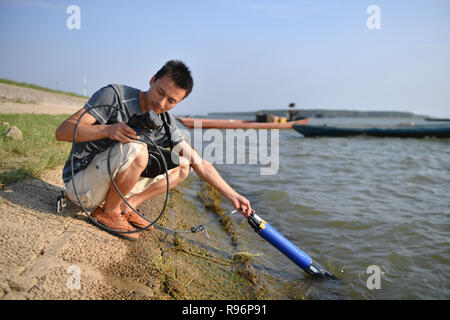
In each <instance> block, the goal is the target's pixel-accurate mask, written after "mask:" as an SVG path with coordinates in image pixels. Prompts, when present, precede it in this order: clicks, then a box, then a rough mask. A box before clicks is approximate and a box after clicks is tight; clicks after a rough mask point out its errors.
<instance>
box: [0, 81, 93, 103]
mask: <svg viewBox="0 0 450 320" xmlns="http://www.w3.org/2000/svg"><path fill="white" fill-rule="evenodd" d="M0 83H5V84H11V85H14V86H18V87H23V88H30V89H36V90H41V91H47V92H52V93H58V94H65V95H67V96H72V97H77V98H83V99H89V97H86V96H83V95H81V94H76V93H73V92H67V91H61V90H53V89H50V88H46V87H41V86H38V85H36V84H32V83H26V82H17V81H14V80H8V79H3V78H0Z"/></svg>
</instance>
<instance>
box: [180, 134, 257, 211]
mask: <svg viewBox="0 0 450 320" xmlns="http://www.w3.org/2000/svg"><path fill="white" fill-rule="evenodd" d="M175 149H176V150H179V153H180V155H182V156H183V157H184V158H187V159H188V160H189V161H190V165H191V166H192V168H193V169H194V170H195V172H196V173H197V174H198V175H199V176H200V178H202V179H203V180H204V181H206V182H207V183H208V184H210V185H211V186H213V187H214V188H216V189H217V190H218V191H219V192H220V193H221V194H222V195H223V196H224V197H225V198H227V199H228V200H229V201H230V202H231V203H232V204H233V206H234V207H235V208H236V209H242V214H243V215H244V216H245V217H248V216H249V215H250V214H251V213H253V212H255V210H253V209H252V207H251V205H250V201H248V200H247V199H246V198H245V197H243V196H242V195H240V194H239V193H237V192H236V191H235V190H233V188H231V187H230V186H229V185H228V183H226V181H225V180H224V179H223V178H222V177H221V176H220V174H219V173H218V172H217V170H216V168H214V166H213V165H212V164H211V163H209V162H208V161H206V160H204V159H202V158H201V157H200V156H199V155H198V153H197V152H196V151H195V150H194V149H192V147H191V146H190V145H189V144H187V143H186V141H183V142H181V143H179V144H178V145H177V146H176V147H175Z"/></svg>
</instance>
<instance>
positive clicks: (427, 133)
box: [293, 125, 450, 138]
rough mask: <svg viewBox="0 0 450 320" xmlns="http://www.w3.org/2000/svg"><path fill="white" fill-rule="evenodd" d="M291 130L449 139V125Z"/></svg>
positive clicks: (306, 134) (316, 134) (313, 133)
mask: <svg viewBox="0 0 450 320" xmlns="http://www.w3.org/2000/svg"><path fill="white" fill-rule="evenodd" d="M293 129H294V130H295V131H297V132H299V133H300V134H302V135H303V136H304V137H319V136H325V137H348V136H360V135H365V136H374V137H400V138H424V137H437V138H450V125H412V126H408V127H389V128H343V127H330V126H327V125H323V126H311V125H307V126H305V125H294V126H293Z"/></svg>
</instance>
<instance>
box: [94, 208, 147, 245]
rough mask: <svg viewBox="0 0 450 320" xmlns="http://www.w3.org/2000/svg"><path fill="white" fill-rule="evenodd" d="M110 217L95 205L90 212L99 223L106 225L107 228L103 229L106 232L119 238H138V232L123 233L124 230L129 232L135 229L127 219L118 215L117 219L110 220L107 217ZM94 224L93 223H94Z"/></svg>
mask: <svg viewBox="0 0 450 320" xmlns="http://www.w3.org/2000/svg"><path fill="white" fill-rule="evenodd" d="M108 217H109V218H110V216H109V215H107V214H105V213H104V212H103V209H102V208H101V207H97V208H96V209H95V210H94V211H93V212H92V213H91V218H92V219H93V220H94V221H95V222H97V223H99V224H101V225H104V226H105V227H107V228H108V229H109V230H108V229H104V230H105V231H106V232H109V233H111V234H113V235H115V236H118V237H120V238H123V239H126V240H137V239H138V238H139V234H138V233H136V232H135V233H124V232H130V231H136V229H134V228H133V227H132V226H131V225H130V224H129V223H128V221H127V220H126V219H125V218H124V217H123V216H122V215H120V216H119V217H118V218H117V219H114V220H111V219H107V218H108ZM94 224H95V223H94Z"/></svg>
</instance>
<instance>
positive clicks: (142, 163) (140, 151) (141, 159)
mask: <svg viewBox="0 0 450 320" xmlns="http://www.w3.org/2000/svg"><path fill="white" fill-rule="evenodd" d="M126 147H127V148H128V152H130V155H131V154H133V155H134V159H133V162H132V163H131V165H132V166H133V167H134V168H135V169H136V170H141V171H143V170H144V169H145V168H146V167H147V163H148V150H147V145H145V144H143V143H138V142H131V143H129V144H127V146H126Z"/></svg>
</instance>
